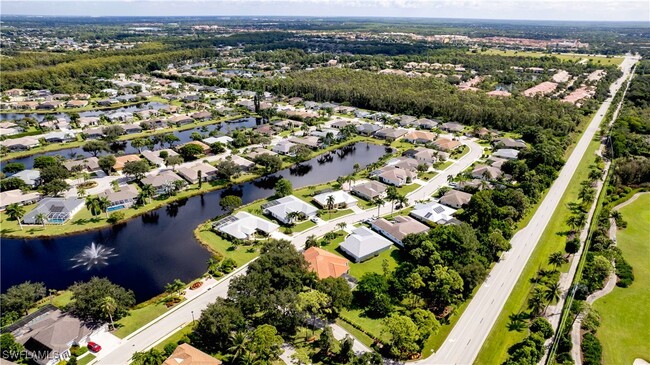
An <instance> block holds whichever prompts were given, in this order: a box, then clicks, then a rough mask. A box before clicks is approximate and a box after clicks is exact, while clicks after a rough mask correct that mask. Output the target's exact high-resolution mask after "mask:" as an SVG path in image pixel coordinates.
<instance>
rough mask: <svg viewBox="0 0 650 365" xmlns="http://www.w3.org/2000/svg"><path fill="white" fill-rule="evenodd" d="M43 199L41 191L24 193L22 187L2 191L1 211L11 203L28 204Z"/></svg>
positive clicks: (0, 199) (0, 197)
mask: <svg viewBox="0 0 650 365" xmlns="http://www.w3.org/2000/svg"><path fill="white" fill-rule="evenodd" d="M39 200H41V194H39V193H36V192H34V193H23V192H22V191H20V189H15V190H7V191H3V192H0V212H1V211H4V210H5V209H6V208H7V206H9V205H11V204H18V205H27V204H32V203H35V202H37V201H39Z"/></svg>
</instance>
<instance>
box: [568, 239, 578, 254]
mask: <svg viewBox="0 0 650 365" xmlns="http://www.w3.org/2000/svg"><path fill="white" fill-rule="evenodd" d="M579 250H580V238H577V237H576V238H573V239H570V240H568V241H567V242H566V244H565V245H564V251H566V253H570V254H574V253H577V252H578V251H579Z"/></svg>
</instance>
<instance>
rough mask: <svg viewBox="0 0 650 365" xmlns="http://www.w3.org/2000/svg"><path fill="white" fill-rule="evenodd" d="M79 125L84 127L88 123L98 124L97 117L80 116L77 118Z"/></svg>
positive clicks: (88, 124)
mask: <svg viewBox="0 0 650 365" xmlns="http://www.w3.org/2000/svg"><path fill="white" fill-rule="evenodd" d="M77 124H78V125H79V127H81V128H84V127H87V126H90V125H98V124H99V117H81V118H79V120H77Z"/></svg>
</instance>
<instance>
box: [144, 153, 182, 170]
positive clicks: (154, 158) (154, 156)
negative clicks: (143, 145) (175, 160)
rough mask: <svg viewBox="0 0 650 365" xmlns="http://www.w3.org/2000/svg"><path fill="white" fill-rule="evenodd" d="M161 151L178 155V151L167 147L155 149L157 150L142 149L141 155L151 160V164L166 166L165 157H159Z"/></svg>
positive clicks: (169, 154) (168, 154)
mask: <svg viewBox="0 0 650 365" xmlns="http://www.w3.org/2000/svg"><path fill="white" fill-rule="evenodd" d="M163 151H165V152H167V156H178V153H176V151H174V150H172V149H169V148H166V149H162V150H157V151H149V150H144V151H142V156H144V158H145V159H146V160H147V161H149V162H151V163H152V164H154V165H156V166H158V167H165V166H167V164H166V163H165V159H164V158H162V157H160V153H161V152H163Z"/></svg>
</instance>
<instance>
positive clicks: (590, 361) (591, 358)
mask: <svg viewBox="0 0 650 365" xmlns="http://www.w3.org/2000/svg"><path fill="white" fill-rule="evenodd" d="M581 348H582V356H583V357H584V361H583V364H585V365H600V364H601V358H602V354H603V348H602V346H601V344H600V341H598V338H597V337H596V336H594V335H593V334H591V333H585V335H584V336H582V346H581Z"/></svg>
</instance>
